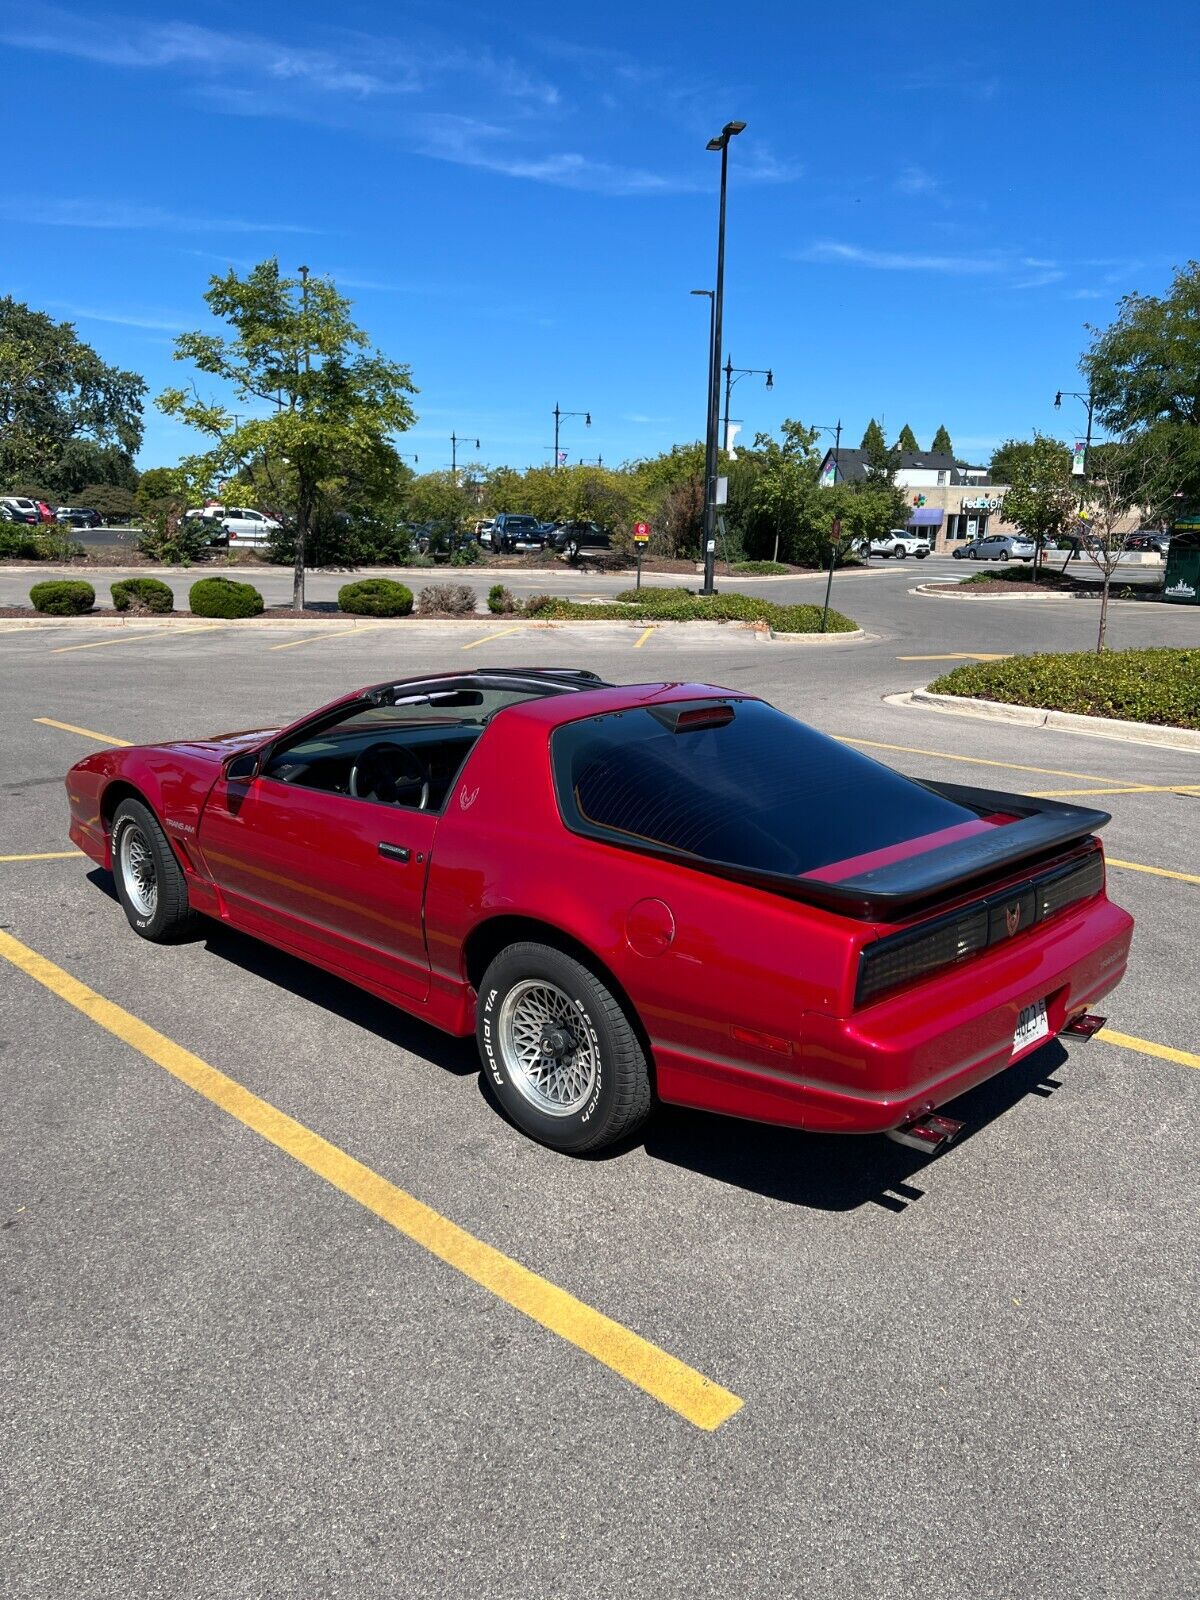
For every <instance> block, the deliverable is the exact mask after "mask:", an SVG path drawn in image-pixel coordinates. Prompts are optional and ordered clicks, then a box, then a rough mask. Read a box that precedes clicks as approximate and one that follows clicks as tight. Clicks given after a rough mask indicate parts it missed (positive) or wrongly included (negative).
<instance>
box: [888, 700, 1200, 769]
mask: <svg viewBox="0 0 1200 1600" xmlns="http://www.w3.org/2000/svg"><path fill="white" fill-rule="evenodd" d="M883 698H884V701H885V702H886V703H887V704H888V705H892V706H908V707H910V708H912V709H915V710H921V711H938V712H941V714H942V715H943V716H951V717H975V718H977V719H979V720H982V721H985V722H1007V723H1009V724H1013V723H1015V724H1016V725H1017V726H1018V727H1024V728H1051V729H1057V730H1058V731H1059V732H1061V733H1082V734H1086V735H1087V736H1089V737H1090V738H1093V739H1117V740H1120V741H1121V742H1123V743H1125V744H1150V745H1157V746H1159V748H1161V749H1167V750H1188V751H1192V752H1194V753H1196V754H1197V755H1200V729H1193V728H1166V727H1162V726H1160V725H1159V724H1158V723H1155V722H1126V721H1123V720H1122V719H1121V718H1120V717H1087V716H1082V715H1080V714H1079V713H1078V712H1074V711H1051V710H1049V709H1047V708H1046V707H1045V706H1010V705H1005V704H1003V703H1002V702H1001V701H998V700H977V699H974V698H972V697H970V696H967V695H958V694H934V693H932V691H931V690H929V689H908V690H905V691H904V692H903V693H900V694H886V695H884V697H883Z"/></svg>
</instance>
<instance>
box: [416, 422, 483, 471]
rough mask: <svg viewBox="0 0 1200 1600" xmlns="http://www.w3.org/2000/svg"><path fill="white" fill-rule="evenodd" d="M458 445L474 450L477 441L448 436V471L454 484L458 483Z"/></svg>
mask: <svg viewBox="0 0 1200 1600" xmlns="http://www.w3.org/2000/svg"><path fill="white" fill-rule="evenodd" d="M460 444H469V445H473V446H474V448H475V449H476V450H478V449H479V440H478V439H460V438H459V437H458V435H457V434H456V433H452V434H451V435H450V471H451V473H452V474H453V477H454V481H455V483H457V482H458V447H459V445H460ZM415 459H416V458H415V457H414V460H415Z"/></svg>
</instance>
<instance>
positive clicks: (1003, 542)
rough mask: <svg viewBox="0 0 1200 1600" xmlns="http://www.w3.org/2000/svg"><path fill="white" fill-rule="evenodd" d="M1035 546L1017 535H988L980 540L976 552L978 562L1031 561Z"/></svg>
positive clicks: (1020, 535)
mask: <svg viewBox="0 0 1200 1600" xmlns="http://www.w3.org/2000/svg"><path fill="white" fill-rule="evenodd" d="M1036 554H1037V545H1036V544H1035V543H1034V542H1033V540H1032V539H1026V538H1025V537H1024V536H1023V535H1022V534H1019V533H989V534H988V536H987V538H986V539H980V541H979V549H978V550H977V551H976V560H978V561H1032V560H1033V558H1034V556H1035V555H1036Z"/></svg>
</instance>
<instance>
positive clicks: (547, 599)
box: [525, 594, 554, 617]
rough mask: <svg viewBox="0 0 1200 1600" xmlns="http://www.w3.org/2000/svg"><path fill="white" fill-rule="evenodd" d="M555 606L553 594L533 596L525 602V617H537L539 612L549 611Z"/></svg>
mask: <svg viewBox="0 0 1200 1600" xmlns="http://www.w3.org/2000/svg"><path fill="white" fill-rule="evenodd" d="M553 604H554V596H553V595H552V594H531V595H530V596H529V599H528V600H526V602H525V615H526V616H527V617H536V616H537V614H538V612H539V611H547V610H549V608H550V607H551V606H552V605H553Z"/></svg>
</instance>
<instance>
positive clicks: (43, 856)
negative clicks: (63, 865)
mask: <svg viewBox="0 0 1200 1600" xmlns="http://www.w3.org/2000/svg"><path fill="white" fill-rule="evenodd" d="M82 854H83V851H82V850H42V851H40V852H39V853H38V854H37V855H33V856H0V861H65V860H66V859H67V857H68V856H81V855H82Z"/></svg>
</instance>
